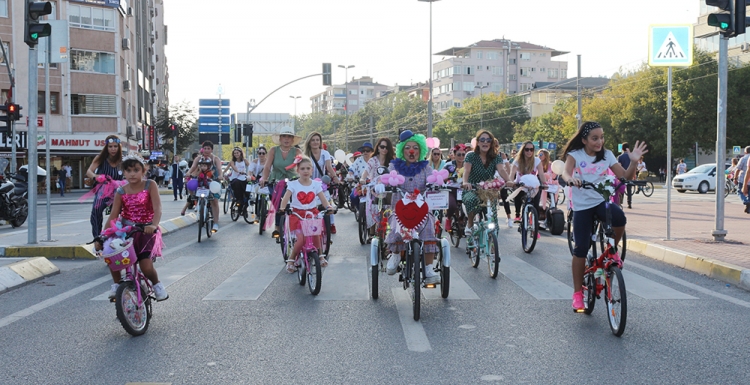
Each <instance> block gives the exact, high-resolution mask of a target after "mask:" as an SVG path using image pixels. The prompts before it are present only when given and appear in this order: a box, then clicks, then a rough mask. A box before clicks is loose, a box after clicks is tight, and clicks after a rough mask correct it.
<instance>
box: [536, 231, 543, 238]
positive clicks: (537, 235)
mask: <svg viewBox="0 0 750 385" xmlns="http://www.w3.org/2000/svg"><path fill="white" fill-rule="evenodd" d="M541 237H542V234H539V232H538V231H537V233H536V239H539V238H541Z"/></svg>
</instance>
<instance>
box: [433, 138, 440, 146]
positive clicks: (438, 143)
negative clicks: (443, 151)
mask: <svg viewBox="0 0 750 385" xmlns="http://www.w3.org/2000/svg"><path fill="white" fill-rule="evenodd" d="M432 144H433V146H432V148H440V138H432Z"/></svg>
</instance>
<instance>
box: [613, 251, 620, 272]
mask: <svg viewBox="0 0 750 385" xmlns="http://www.w3.org/2000/svg"><path fill="white" fill-rule="evenodd" d="M612 260H614V261H615V263H616V264H617V267H619V268H620V269H622V259H621V258H620V253H619V252H617V253H615V255H613V256H612Z"/></svg>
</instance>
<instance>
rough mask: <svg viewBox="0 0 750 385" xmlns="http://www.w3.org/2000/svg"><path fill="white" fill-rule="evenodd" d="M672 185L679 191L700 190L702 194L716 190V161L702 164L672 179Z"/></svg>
mask: <svg viewBox="0 0 750 385" xmlns="http://www.w3.org/2000/svg"><path fill="white" fill-rule="evenodd" d="M672 187H674V188H675V189H676V190H677V192H681V193H684V192H685V191H686V190H693V191H698V192H699V193H701V194H705V193H707V192H708V191H709V190H711V191H713V190H716V163H708V164H702V165H700V166H698V167H696V168H694V169H692V170H690V171H688V172H686V173H684V174H680V175H677V176H675V177H674V178H673V179H672Z"/></svg>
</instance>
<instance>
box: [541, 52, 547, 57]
mask: <svg viewBox="0 0 750 385" xmlns="http://www.w3.org/2000/svg"><path fill="white" fill-rule="evenodd" d="M539 56H541V57H545V56H547V53H546V52H542V53H540V54H539Z"/></svg>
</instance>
